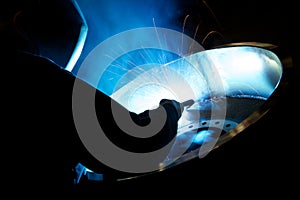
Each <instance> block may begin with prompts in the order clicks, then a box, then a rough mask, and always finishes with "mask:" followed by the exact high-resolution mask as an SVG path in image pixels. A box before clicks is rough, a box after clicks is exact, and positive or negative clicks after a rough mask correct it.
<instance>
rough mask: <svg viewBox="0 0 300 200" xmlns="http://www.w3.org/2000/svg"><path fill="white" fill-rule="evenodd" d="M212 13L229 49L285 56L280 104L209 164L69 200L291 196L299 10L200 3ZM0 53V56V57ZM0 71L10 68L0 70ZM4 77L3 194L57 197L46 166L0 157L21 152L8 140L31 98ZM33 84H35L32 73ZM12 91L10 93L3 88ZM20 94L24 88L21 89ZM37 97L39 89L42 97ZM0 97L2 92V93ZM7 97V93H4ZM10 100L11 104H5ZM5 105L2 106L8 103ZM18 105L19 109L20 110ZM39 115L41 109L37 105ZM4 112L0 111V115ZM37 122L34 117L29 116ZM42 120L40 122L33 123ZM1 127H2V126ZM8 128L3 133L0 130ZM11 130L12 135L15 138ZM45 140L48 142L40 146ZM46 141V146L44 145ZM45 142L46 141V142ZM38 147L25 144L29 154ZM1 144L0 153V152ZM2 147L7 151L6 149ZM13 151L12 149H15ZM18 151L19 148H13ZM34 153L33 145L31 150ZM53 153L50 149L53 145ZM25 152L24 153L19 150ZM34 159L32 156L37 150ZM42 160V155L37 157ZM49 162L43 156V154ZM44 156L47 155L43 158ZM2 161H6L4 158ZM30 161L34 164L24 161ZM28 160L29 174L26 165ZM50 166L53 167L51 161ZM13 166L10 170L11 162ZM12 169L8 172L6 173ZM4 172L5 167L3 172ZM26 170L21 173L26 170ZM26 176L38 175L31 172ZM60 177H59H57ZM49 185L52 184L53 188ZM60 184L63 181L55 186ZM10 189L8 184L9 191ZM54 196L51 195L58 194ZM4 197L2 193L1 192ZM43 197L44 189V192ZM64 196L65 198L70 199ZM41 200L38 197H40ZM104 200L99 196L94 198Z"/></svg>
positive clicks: (215, 0)
mask: <svg viewBox="0 0 300 200" xmlns="http://www.w3.org/2000/svg"><path fill="white" fill-rule="evenodd" d="M207 3H208V4H209V5H210V7H211V9H212V10H213V12H214V13H215V15H216V16H217V18H218V21H219V23H220V25H221V27H222V32H223V35H224V36H225V37H227V38H228V39H229V40H230V41H236V42H244V41H246V42H252V41H255V42H266V43H272V44H276V45H278V46H280V47H282V48H284V49H286V52H287V54H290V55H291V56H292V59H293V63H294V68H293V69H291V70H290V71H289V73H290V72H291V76H290V75H289V79H288V87H287V88H286V89H285V90H284V91H282V94H281V99H280V101H279V102H278V103H276V104H275V105H274V106H273V107H272V108H271V110H270V111H269V112H268V113H267V114H266V115H265V116H264V117H263V118H262V119H260V120H259V121H258V122H256V123H255V124H254V125H252V126H250V127H249V128H247V129H246V130H245V131H243V132H242V133H240V134H239V135H237V136H236V137H235V138H233V139H232V140H231V141H229V142H227V143H226V144H224V145H222V146H221V147H220V148H218V149H215V150H213V151H212V152H211V153H210V154H208V156H206V157H204V158H202V159H194V160H192V161H189V162H186V163H183V164H181V165H179V166H176V167H174V168H171V169H168V170H166V171H162V172H159V173H155V174H151V175H148V176H143V177H139V178H135V179H131V180H126V181H120V182H112V183H107V184H88V185H85V186H82V187H79V188H75V189H74V190H71V193H72V194H73V193H74V194H76V195H79V194H83V196H86V197H88V196H92V195H94V194H96V195H97V196H92V197H93V198H102V199H103V198H104V199H108V197H104V195H110V198H112V197H115V196H116V195H117V196H118V195H119V196H120V197H122V199H123V198H131V197H139V198H140V199H143V198H146V197H149V198H161V197H162V198H167V197H169V198H174V195H175V197H181V198H184V199H188V198H197V199H201V198H216V197H218V198H220V197H221V198H238V199H244V198H274V197H280V198H284V199H290V198H292V196H294V195H296V197H297V196H298V195H297V193H296V192H297V189H298V185H299V184H298V181H299V179H298V178H299V171H298V164H297V162H298V160H299V155H298V143H297V142H298V141H297V139H296V138H297V135H298V134H299V130H298V127H297V125H298V119H299V116H298V113H299V104H298V102H299V101H298V97H297V95H298V93H299V88H300V87H299V78H300V76H299V56H298V53H299V50H298V43H299V39H298V30H297V29H298V25H299V23H298V21H297V17H298V15H299V14H298V13H299V11H300V10H298V9H297V6H295V4H296V3H293V2H292V1H280V2H275V1H271V0H261V1H258V0H255V1H248V0H247V1H232V0H227V1H219V0H207ZM3 51H5V50H4V49H3ZM1 66H9V65H7V64H6V63H5V64H4V63H3V64H1ZM12 71H13V70H11V71H9V73H11V74H5V73H4V72H3V74H2V76H3V78H5V79H3V80H5V81H3V80H2V81H1V82H3V83H2V86H1V87H3V88H6V89H7V88H10V89H11V88H13V89H14V90H13V91H14V92H13V95H11V93H9V95H10V96H8V95H6V96H3V98H4V97H5V99H7V98H8V99H9V100H8V101H7V102H9V104H8V105H6V104H4V103H3V104H2V105H3V107H6V108H8V107H9V108H11V109H13V108H12V107H13V106H15V107H16V109H13V110H14V111H15V112H5V113H4V114H3V116H4V117H5V118H6V119H8V121H9V123H7V122H6V121H4V124H6V125H8V124H9V125H8V129H6V130H11V131H9V132H7V131H1V132H2V133H3V134H5V135H7V134H10V135H13V136H9V137H8V138H9V139H10V140H7V139H3V140H2V142H3V147H4V148H3V150H2V152H1V153H2V155H3V156H2V158H3V170H2V173H3V174H6V176H5V177H7V179H4V181H3V182H4V183H5V185H7V189H6V187H4V189H5V190H6V191H10V192H9V194H11V195H13V194H17V193H18V191H22V192H20V194H21V195H25V194H28V195H29V196H31V195H33V194H38V192H39V191H43V189H41V188H43V187H46V188H47V189H46V190H45V191H50V193H51V194H54V195H56V193H57V191H59V192H63V191H61V190H60V188H59V187H58V186H57V185H59V184H57V185H56V183H63V180H64V178H63V176H62V175H60V176H56V170H55V169H53V168H52V167H53V166H51V167H50V166H49V165H43V164H44V163H43V162H38V159H39V158H40V157H39V156H36V155H34V156H33V152H36V151H30V153H31V154H25V153H24V154H22V156H16V155H19V154H16V153H13V154H8V153H7V152H11V151H18V150H21V149H20V148H22V149H23V148H26V145H25V144H23V143H22V146H16V143H13V142H12V138H14V139H17V138H20V140H22V139H23V138H24V137H20V134H21V135H24V134H26V135H28V134H30V130H31V129H30V128H28V129H26V127H27V126H23V124H22V123H20V121H24V118H26V117H28V116H30V111H29V109H28V110H27V111H29V113H27V115H24V113H23V114H20V113H18V109H19V108H20V107H22V106H26V103H24V102H26V101H25V100H24V99H28V98H30V97H28V96H27V94H28V93H26V91H24V90H22V85H17V86H14V85H12V83H13V82H12V81H9V79H7V77H10V78H12V77H13V76H12V74H14V73H17V72H12ZM35 76H39V73H38V72H37V71H36V72H35ZM10 86H12V87H10ZM23 89H24V88H23ZM41 90H42V89H41ZM4 91H6V90H4ZM4 94H8V93H4ZM10 97H11V98H10ZM7 102H6V103H7ZM20 102H22V106H20V105H19V104H20ZM30 102H31V103H30V106H34V105H35V104H34V103H33V102H34V101H30ZM38 106H40V109H43V106H47V105H45V104H38ZM3 109H4V108H3ZM36 117H38V116H36ZM40 117H43V116H40ZM33 124H34V126H39V130H41V132H42V131H43V130H45V129H47V127H44V126H43V124H36V123H34V122H33ZM5 127H6V126H5ZM6 128H7V127H6ZM17 130H18V131H17ZM49 138H51V135H47V138H46V140H47V139H49ZM35 139H36V140H38V139H41V140H45V138H44V137H42V136H41V137H40V138H35ZM50 140H51V139H50ZM51 141H52V140H51ZM37 143H39V142H31V143H30V144H28V145H30V147H33V145H36V144H37ZM4 144H6V145H4ZM7 144H9V145H8V146H9V147H8V148H7ZM18 144H19V143H18ZM12 147H20V148H12ZM38 147H40V145H37V147H36V148H35V150H37V149H38ZM53 148H55V144H53ZM23 150H24V149H23ZM37 151H38V152H39V150H37ZM39 153H41V152H39ZM47 155H48V154H47ZM49 155H51V152H50V153H49ZM9 156H11V157H10V158H9ZM31 157H34V158H32V159H31ZM31 160H37V161H35V162H34V164H35V165H34V166H32V167H29V165H31V163H30V161H31ZM53 160H55V159H53ZM12 161H13V162H12ZM11 163H13V165H14V167H13V168H12V169H9V167H8V166H11V165H12V164H11ZM7 164H8V165H7ZM25 166H26V167H25ZM32 168H41V169H40V170H37V172H35V171H34V170H32ZM24 173H30V174H31V175H32V176H33V177H35V176H38V177H39V179H38V182H35V183H34V184H29V185H30V186H28V184H27V183H29V182H31V181H36V180H37V179H36V178H32V177H31V176H23V175H22V174H24ZM34 173H36V174H34ZM64 175H66V174H64ZM51 177H58V178H55V179H54V180H53V179H52V178H51ZM59 177H62V180H60V178H59ZM8 183H9V184H8ZM57 188H58V190H57ZM2 189H3V188H2ZM44 189H45V188H44ZM71 193H70V194H69V195H72V194H71ZM44 195H45V194H43V195H42V196H44ZM101 195H103V196H101Z"/></svg>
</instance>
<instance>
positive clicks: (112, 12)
mask: <svg viewBox="0 0 300 200" xmlns="http://www.w3.org/2000/svg"><path fill="white" fill-rule="evenodd" d="M76 2H77V5H78V7H80V10H81V11H82V14H83V15H84V17H85V20H86V22H87V26H88V28H89V31H88V34H87V38H86V42H85V45H84V48H83V50H82V53H81V56H80V58H79V59H78V62H77V63H76V66H75V68H74V69H73V71H72V72H73V73H74V74H77V70H78V68H79V67H80V65H81V63H82V61H83V60H84V58H85V57H86V56H87V54H88V53H89V52H90V51H91V50H92V49H93V48H94V47H95V46H96V45H98V44H99V43H101V42H102V41H104V40H105V39H107V38H109V37H111V36H113V35H115V34H118V33H120V32H123V31H126V30H130V29H135V28H141V27H154V26H157V27H165V28H171V29H173V30H178V31H179V30H181V29H182V27H181V25H182V24H179V26H178V25H177V24H176V23H177V21H176V19H177V18H178V17H179V15H180V14H181V13H180V9H178V2H179V1H177V0H161V1H156V0H155V1H153V0H143V1H140V0H126V1H124V0H109V1H107V0H88V1H86V0H76ZM179 23H182V22H179ZM152 39H154V38H152Z"/></svg>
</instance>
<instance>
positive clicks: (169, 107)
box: [159, 99, 183, 119]
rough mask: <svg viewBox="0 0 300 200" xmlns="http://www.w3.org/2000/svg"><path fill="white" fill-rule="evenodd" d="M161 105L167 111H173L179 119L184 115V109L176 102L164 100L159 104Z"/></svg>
mask: <svg viewBox="0 0 300 200" xmlns="http://www.w3.org/2000/svg"><path fill="white" fill-rule="evenodd" d="M159 105H160V106H163V107H164V108H165V109H166V110H170V111H171V110H172V109H173V112H174V115H175V116H176V114H177V117H178V119H179V118H180V117H181V115H182V111H183V108H182V107H181V105H180V103H179V102H177V101H175V100H169V99H162V100H161V101H160V102H159Z"/></svg>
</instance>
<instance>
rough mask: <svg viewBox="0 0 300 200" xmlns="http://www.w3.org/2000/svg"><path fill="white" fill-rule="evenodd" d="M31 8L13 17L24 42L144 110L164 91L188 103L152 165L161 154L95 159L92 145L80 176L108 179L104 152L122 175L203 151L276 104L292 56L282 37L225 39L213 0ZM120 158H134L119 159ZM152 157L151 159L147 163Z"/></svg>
mask: <svg viewBox="0 0 300 200" xmlns="http://www.w3.org/2000/svg"><path fill="white" fill-rule="evenodd" d="M22 8H23V10H20V11H19V12H16V13H15V15H14V18H13V19H14V26H15V27H16V30H17V33H16V34H17V35H18V39H19V40H17V41H16V44H15V45H16V46H17V49H18V50H19V51H22V52H25V53H28V54H32V55H35V56H38V57H42V58H46V59H47V60H49V61H50V62H53V63H55V64H56V65H57V66H58V67H60V68H61V70H63V71H67V72H68V73H69V74H70V76H74V77H76V78H79V79H80V80H83V81H85V82H86V83H88V84H89V85H90V86H92V87H93V88H95V89H97V90H100V91H101V92H103V93H104V94H105V95H107V96H109V97H110V98H112V99H114V100H115V101H117V102H118V103H120V104H121V105H123V106H124V107H126V108H127V109H128V110H129V111H132V112H135V113H141V112H142V111H144V110H147V109H152V108H154V107H155V106H156V105H157V102H159V101H160V100H161V99H175V100H176V101H178V102H180V103H181V105H182V116H181V118H180V119H179V121H178V130H177V136H176V138H175V141H174V143H173V146H172V147H171V148H170V149H169V152H168V153H167V156H166V157H165V158H164V159H163V160H162V161H161V162H159V163H154V165H151V164H153V163H151V162H150V161H151V156H153V155H156V154H153V155H152V154H151V153H149V154H147V155H146V154H141V155H133V154H131V152H125V153H124V152H122V153H121V154H120V155H117V156H111V160H110V159H109V158H108V159H106V160H105V161H103V160H100V161H99V159H95V158H94V161H91V160H92V159H93V156H94V155H93V156H91V155H89V154H92V153H90V152H91V151H92V150H91V149H89V148H88V147H86V149H85V148H82V147H81V148H80V149H81V150H83V149H85V151H87V153H86V154H85V155H86V156H88V157H89V158H88V159H86V160H85V159H84V158H83V159H82V160H79V163H78V165H76V166H75V167H74V171H75V172H76V183H78V182H80V180H81V178H82V176H84V175H85V176H86V177H87V178H88V179H92V180H102V179H103V176H102V175H103V174H104V175H105V173H106V171H105V170H103V168H102V167H103V163H102V164H100V162H101V161H103V162H104V164H105V165H107V168H111V170H108V172H107V173H110V172H111V173H115V174H118V175H117V176H116V177H114V178H115V179H119V180H121V179H127V178H130V177H136V176H139V175H141V174H148V173H153V172H160V171H163V170H165V169H168V168H170V167H174V166H176V165H178V164H181V163H184V162H187V161H189V160H191V159H194V158H199V157H200V158H203V157H204V156H206V155H207V154H208V153H209V152H210V151H211V150H213V149H215V148H218V147H219V146H221V145H222V144H224V143H225V142H227V141H229V140H230V139H231V138H233V137H234V136H236V135H237V134H239V133H240V132H242V131H243V130H244V129H246V128H247V127H248V126H250V125H251V124H253V123H255V122H256V121H257V120H258V119H260V118H261V117H262V116H263V115H264V114H265V113H266V112H267V111H268V110H269V108H270V107H271V105H272V103H273V102H274V99H276V96H277V94H278V91H279V90H281V88H282V87H283V86H284V84H283V83H284V81H285V77H284V70H285V67H286V66H287V65H290V62H289V60H286V57H285V55H284V54H282V51H280V48H279V47H278V46H276V45H274V44H269V43H260V42H248V41H234V40H233V39H231V38H225V37H224V36H223V35H222V28H221V27H220V25H219V22H218V20H217V18H216V17H215V16H214V14H213V12H212V11H211V9H210V7H209V6H208V5H207V3H206V2H205V1H184V2H183V1H171V0H167V1H163V3H160V4H157V3H156V1H155V3H153V1H145V2H141V1H134V0H133V1H132V0H131V1H113V3H109V2H108V1H84V0H72V1H62V0H59V1H53V0H52V1H32V2H31V3H29V4H26V3H24V2H23V5H22ZM204 19H205V20H204ZM191 100H192V101H191ZM77 123H80V122H78V119H75V126H76V125H77ZM87 131H88V130H87ZM78 132H81V133H78V134H79V135H80V134H83V135H84V133H82V130H80V131H78ZM112 134H113V133H112ZM82 137H85V136H82V135H81V137H80V138H81V139H82ZM87 141H89V139H86V140H84V141H82V143H81V145H82V146H88V145H85V143H86V142H87ZM100 143H101V145H103V146H105V144H103V142H102V141H101V142H100ZM107 146H109V145H107ZM114 151H118V148H113V149H109V147H107V149H106V150H105V152H102V153H104V154H107V155H108V157H109V155H114V153H113V152H114ZM120 152H121V151H120ZM127 156H128V157H127ZM144 156H146V157H144ZM95 157H97V156H95ZM106 157H107V156H106ZM81 158H82V157H81ZM121 158H122V159H123V161H124V163H126V162H127V161H126V159H128V160H129V161H128V163H132V164H128V165H126V166H122V164H120V163H118V162H117V161H114V160H115V159H121ZM147 159H148V160H150V161H149V165H151V166H150V167H149V168H148V167H146V166H145V165H141V168H139V162H142V161H143V160H147ZM123 161H122V162H123ZM98 164H99V166H101V167H99V166H98ZM117 172H118V173H117Z"/></svg>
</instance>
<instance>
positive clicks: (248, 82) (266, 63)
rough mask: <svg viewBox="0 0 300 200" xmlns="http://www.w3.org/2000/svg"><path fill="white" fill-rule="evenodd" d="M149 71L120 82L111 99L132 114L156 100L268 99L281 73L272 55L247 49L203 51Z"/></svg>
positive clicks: (275, 58) (276, 58)
mask: <svg viewBox="0 0 300 200" xmlns="http://www.w3.org/2000/svg"><path fill="white" fill-rule="evenodd" d="M150 68H151V69H147V70H145V72H144V73H139V74H138V75H139V76H137V77H134V76H132V77H130V78H128V79H126V80H125V81H123V82H122V84H121V85H122V87H121V88H120V89H119V90H117V91H116V92H115V93H114V94H112V95H111V97H112V98H114V99H116V100H117V101H118V102H119V103H121V104H122V105H124V106H125V107H126V108H128V109H129V110H132V111H134V112H141V111H143V110H145V109H149V108H153V107H155V105H156V106H157V104H158V102H159V101H157V100H158V99H162V98H168V97H169V98H171V99H175V100H177V101H179V102H183V101H186V100H189V99H193V100H195V101H202V100H204V99H206V98H210V97H212V96H214V95H216V96H235V97H251V98H259V99H267V98H269V96H270V95H271V94H272V93H273V91H274V90H275V88H276V87H277V85H278V83H279V81H280V78H281V74H282V67H281V63H280V60H279V59H278V57H277V56H276V55H275V54H274V53H272V52H270V51H268V50H265V49H260V48H256V47H246V46H244V47H231V48H222V49H214V50H207V51H202V52H199V53H195V54H193V55H191V56H187V57H184V58H180V59H178V60H175V61H172V62H170V63H167V64H165V65H153V64H152V65H150ZM143 85H147V87H143V88H142V87H141V86H143ZM151 85H152V87H151ZM158 85H160V86H161V87H162V88H164V89H162V90H159V89H158V88H157V87H158ZM141 90H144V91H143V92H142V91H141ZM166 90H168V92H166ZM170 93H172V94H174V95H173V96H172V95H170Z"/></svg>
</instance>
